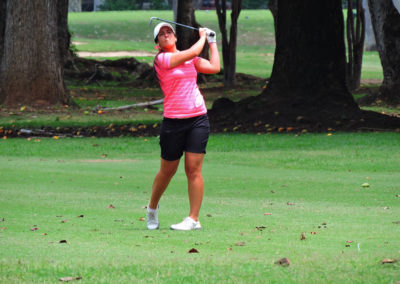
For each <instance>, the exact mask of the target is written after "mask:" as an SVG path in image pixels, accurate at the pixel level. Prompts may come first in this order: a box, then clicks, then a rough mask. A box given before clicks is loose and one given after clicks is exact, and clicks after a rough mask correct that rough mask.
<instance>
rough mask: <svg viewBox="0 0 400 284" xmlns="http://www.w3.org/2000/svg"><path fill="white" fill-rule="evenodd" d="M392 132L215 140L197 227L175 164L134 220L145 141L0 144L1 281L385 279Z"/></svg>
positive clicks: (154, 151)
mask: <svg viewBox="0 0 400 284" xmlns="http://www.w3.org/2000/svg"><path fill="white" fill-rule="evenodd" d="M398 135H399V134H397V133H358V134H352V133H334V134H333V135H332V136H327V135H326V134H306V135H301V136H296V135H287V134H274V135H213V136H211V138H210V143H209V147H208V153H207V155H206V160H205V164H204V176H205V200H204V204H203V208H202V211H201V216H200V220H201V222H202V225H203V230H202V231H198V232H175V231H170V230H169V225H170V224H172V223H175V222H178V221H180V220H181V218H183V217H184V216H185V215H186V214H187V212H188V201H187V194H186V181H185V177H184V171H183V168H182V167H181V168H180V169H179V171H178V173H177V175H176V177H175V178H174V179H173V181H172V183H171V185H170V187H169V188H168V190H167V192H166V194H165V196H164V197H163V199H162V201H161V204H160V221H161V228H160V230H158V231H148V230H146V226H145V222H144V221H142V220H143V219H142V218H143V217H144V216H145V209H144V206H146V205H147V202H148V199H149V195H150V188H151V183H152V180H153V177H154V175H155V173H156V171H157V169H158V166H159V147H158V138H156V137H153V138H115V139H106V138H104V139H96V138H82V139H76V138H75V139H58V140H56V139H46V138H40V139H35V138H33V139H30V140H26V139H6V140H4V139H2V140H1V141H0V179H1V183H0V204H1V206H0V244H1V250H0V282H1V283H32V282H33V283H55V282H58V279H59V278H61V277H67V276H70V277H82V279H81V280H80V282H79V283H132V282H135V283H149V282H152V283H397V282H398V281H400V276H399V275H400V274H399V272H400V266H399V262H397V263H388V264H382V260H384V259H392V260H396V259H397V260H398V259H400V241H399V233H400V224H399V223H400V207H399V202H400V197H399V196H400V170H399V169H400V154H399V153H400V151H399V150H400V140H399V139H398V138H399V137H398ZM181 166H182V165H181ZM365 183H368V185H369V186H368V187H367V185H364V187H363V186H362V185H363V184H365ZM111 205H112V206H111ZM113 207H114V208H113ZM302 233H303V234H304V236H305V240H301V235H302ZM60 241H65V242H66V243H65V242H61V243H60ZM192 248H195V249H196V250H197V251H198V253H188V251H189V250H191V249H192ZM284 257H286V258H288V259H289V261H290V265H289V266H287V267H285V266H281V265H278V264H275V262H276V261H277V260H279V259H281V258H284Z"/></svg>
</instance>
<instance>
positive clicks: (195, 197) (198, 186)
mask: <svg viewBox="0 0 400 284" xmlns="http://www.w3.org/2000/svg"><path fill="white" fill-rule="evenodd" d="M203 160H204V154H197V153H190V152H186V153H185V172H186V176H187V179H188V193H189V203H190V212H189V217H190V218H192V219H193V220H195V221H198V219H199V212H200V207H201V203H202V201H203V190H204V183H203V176H202V174H201V170H202V166H203Z"/></svg>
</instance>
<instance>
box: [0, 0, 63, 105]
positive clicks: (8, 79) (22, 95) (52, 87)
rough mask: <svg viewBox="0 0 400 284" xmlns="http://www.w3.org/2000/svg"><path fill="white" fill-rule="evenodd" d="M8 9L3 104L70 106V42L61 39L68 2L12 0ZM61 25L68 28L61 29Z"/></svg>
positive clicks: (0, 74)
mask: <svg viewBox="0 0 400 284" xmlns="http://www.w3.org/2000/svg"><path fill="white" fill-rule="evenodd" d="M3 2H4V1H3ZM6 6H7V7H6V25H5V32H4V50H3V56H2V60H1V66H0V103H1V104H5V105H9V106H17V105H21V104H25V105H38V106H43V105H53V104H59V103H62V104H66V103H68V101H69V96H68V95H67V93H66V90H65V86H64V79H63V60H64V57H63V56H61V54H62V51H61V50H65V47H66V45H67V43H66V42H65V40H64V39H61V38H60V37H59V34H64V35H65V25H66V20H65V19H66V17H67V13H66V12H65V11H68V0H58V1H56V0H34V1H32V0H19V1H12V0H8V1H6ZM59 17H65V19H60V18H59ZM61 22H63V23H64V24H63V26H64V28H61V29H58V26H59V24H60V23H61ZM60 44H62V45H63V47H62V48H60Z"/></svg>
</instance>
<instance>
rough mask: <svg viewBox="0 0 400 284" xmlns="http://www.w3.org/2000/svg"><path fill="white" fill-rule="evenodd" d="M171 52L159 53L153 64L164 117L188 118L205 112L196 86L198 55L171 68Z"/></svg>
mask: <svg viewBox="0 0 400 284" xmlns="http://www.w3.org/2000/svg"><path fill="white" fill-rule="evenodd" d="M171 55H172V53H171V52H162V53H159V54H158V55H157V57H156V60H155V63H154V66H155V69H156V72H157V76H158V79H159V82H160V86H161V90H162V91H163V93H164V117H167V118H190V117H195V116H199V115H203V114H206V113H207V108H206V105H205V103H204V98H203V96H202V94H201V93H200V90H199V87H198V86H197V71H196V67H195V63H196V62H197V60H199V59H200V57H195V58H194V59H191V60H188V61H186V62H185V63H183V64H181V65H179V66H176V67H174V68H171V67H170V66H169V65H170V59H171Z"/></svg>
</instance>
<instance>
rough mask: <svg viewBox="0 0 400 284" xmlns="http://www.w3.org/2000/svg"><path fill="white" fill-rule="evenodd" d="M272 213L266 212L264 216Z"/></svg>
mask: <svg viewBox="0 0 400 284" xmlns="http://www.w3.org/2000/svg"><path fill="white" fill-rule="evenodd" d="M270 215H272V213H269V212H266V213H264V216H270Z"/></svg>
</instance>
